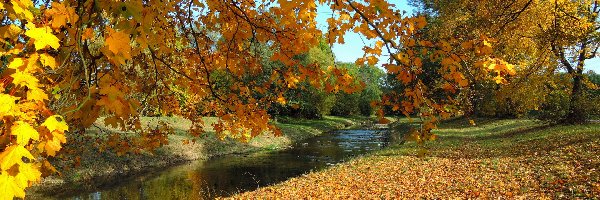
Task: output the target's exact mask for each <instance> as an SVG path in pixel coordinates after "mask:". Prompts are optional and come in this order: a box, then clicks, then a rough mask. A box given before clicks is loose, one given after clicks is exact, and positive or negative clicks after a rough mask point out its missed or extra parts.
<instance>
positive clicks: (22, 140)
mask: <svg viewBox="0 0 600 200" xmlns="http://www.w3.org/2000/svg"><path fill="white" fill-rule="evenodd" d="M10 134H11V135H15V136H17V144H19V145H23V146H24V145H27V144H29V140H30V139H33V140H39V139H40V135H39V134H38V132H37V131H36V130H35V129H34V128H33V127H31V125H29V123H26V122H23V121H17V122H15V123H14V124H13V125H12V126H11V127H10Z"/></svg>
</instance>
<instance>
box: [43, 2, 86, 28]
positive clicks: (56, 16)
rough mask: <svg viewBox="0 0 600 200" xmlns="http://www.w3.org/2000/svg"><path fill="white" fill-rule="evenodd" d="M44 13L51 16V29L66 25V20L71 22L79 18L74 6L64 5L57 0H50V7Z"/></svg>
mask: <svg viewBox="0 0 600 200" xmlns="http://www.w3.org/2000/svg"><path fill="white" fill-rule="evenodd" d="M46 14H47V15H48V16H51V17H52V28H53V29H60V28H61V27H63V26H65V25H67V22H69V23H71V24H73V23H75V22H77V19H79V16H78V15H77V13H75V9H74V8H72V7H68V6H65V5H63V4H62V3H59V2H52V8H51V9H50V10H49V11H48V12H46Z"/></svg>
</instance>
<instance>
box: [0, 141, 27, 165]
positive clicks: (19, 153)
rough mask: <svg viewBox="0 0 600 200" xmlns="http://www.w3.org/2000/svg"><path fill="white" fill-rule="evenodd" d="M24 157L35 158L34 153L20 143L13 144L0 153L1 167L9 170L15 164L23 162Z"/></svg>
mask: <svg viewBox="0 0 600 200" xmlns="http://www.w3.org/2000/svg"><path fill="white" fill-rule="evenodd" d="M23 157H26V158H29V159H30V160H33V159H34V158H33V155H31V153H30V152H29V151H28V150H27V149H25V147H23V146H20V145H12V146H10V147H7V148H6V149H4V151H3V152H2V153H1V154H0V169H2V170H8V169H9V168H11V167H12V166H13V165H15V164H20V163H23V160H22V159H23Z"/></svg>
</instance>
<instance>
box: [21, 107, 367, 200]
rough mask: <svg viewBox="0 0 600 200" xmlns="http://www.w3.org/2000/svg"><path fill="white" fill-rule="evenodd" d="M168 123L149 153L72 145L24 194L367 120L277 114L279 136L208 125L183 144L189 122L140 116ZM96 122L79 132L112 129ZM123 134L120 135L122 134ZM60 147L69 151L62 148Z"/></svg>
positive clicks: (284, 141)
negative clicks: (228, 133) (246, 137)
mask: <svg viewBox="0 0 600 200" xmlns="http://www.w3.org/2000/svg"><path fill="white" fill-rule="evenodd" d="M215 120H216V119H215V118H205V120H204V121H205V123H206V124H211V123H213V122H214V121H215ZM161 121H162V122H166V123H168V124H169V125H170V126H171V127H172V128H173V130H174V132H175V133H174V134H172V135H169V144H168V145H165V146H163V147H160V148H158V149H157V150H156V151H155V152H154V154H150V153H142V154H126V155H123V156H117V155H116V154H115V153H114V152H110V151H104V152H99V151H98V147H97V146H96V145H95V144H94V143H93V142H91V141H90V142H87V143H84V144H83V145H81V144H78V146H76V147H74V146H72V147H71V149H78V150H79V151H78V152H77V153H76V154H74V155H67V156H69V157H67V158H66V159H64V161H63V160H55V161H54V162H53V164H54V165H55V166H56V167H57V169H58V171H60V172H61V173H62V174H61V175H60V176H51V177H48V178H45V179H44V180H43V181H42V182H41V183H40V184H38V185H36V186H34V187H32V188H31V189H30V190H29V191H28V195H30V194H31V195H30V196H29V197H36V196H37V197H39V196H42V195H43V194H61V193H68V192H70V191H74V190H82V189H92V188H94V187H97V186H102V185H106V184H111V183H113V182H115V181H118V180H121V179H122V178H123V177H128V176H135V175H137V174H143V173H146V172H149V171H154V170H158V169H161V168H166V167H169V166H173V165H177V164H180V163H183V162H186V161H191V160H198V159H207V158H210V157H215V156H219V155H225V154H244V153H246V154H247V153H253V152H263V151H277V150H281V149H285V148H288V147H289V146H290V145H292V144H293V143H294V142H296V141H300V140H303V139H306V138H309V137H314V136H317V135H320V134H322V133H325V132H328V131H331V130H335V129H343V128H352V127H358V126H362V125H365V124H367V123H369V122H370V119H368V118H360V117H357V118H341V117H330V116H328V117H325V118H324V119H320V120H307V119H295V118H280V119H279V120H278V122H276V126H277V127H279V128H280V129H281V130H282V133H283V136H281V137H274V136H272V135H270V134H265V135H261V136H258V137H256V138H253V139H252V140H251V141H249V142H248V143H240V142H238V141H235V140H231V139H225V140H219V139H218V138H217V137H216V136H215V133H214V130H212V129H211V127H207V128H206V129H205V131H206V132H207V133H205V134H203V135H202V136H201V137H200V138H196V139H197V140H196V142H194V143H189V144H184V142H183V141H184V140H191V139H193V138H191V137H190V136H188V135H187V134H186V131H187V130H188V129H189V127H190V125H191V122H190V121H188V120H185V119H183V118H179V117H160V118H150V117H148V118H143V119H142V122H143V124H146V125H150V126H152V125H156V124H158V123H159V122H161ZM114 131H116V130H112V129H109V128H107V127H105V126H103V125H102V123H96V126H95V127H94V128H90V129H88V130H87V131H86V133H85V136H89V137H97V136H99V135H103V134H106V133H107V132H114ZM123 134H126V133H123ZM66 149H69V147H67V148H66ZM76 158H80V159H81V160H80V162H79V163H78V164H79V166H78V167H73V165H74V160H76Z"/></svg>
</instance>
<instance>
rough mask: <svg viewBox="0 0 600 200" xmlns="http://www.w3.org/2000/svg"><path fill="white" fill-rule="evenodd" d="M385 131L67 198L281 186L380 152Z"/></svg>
mask: <svg viewBox="0 0 600 200" xmlns="http://www.w3.org/2000/svg"><path fill="white" fill-rule="evenodd" d="M387 142H388V137H387V134H385V131H381V130H338V131H333V132H330V133H326V134H323V135H321V136H317V137H313V138H309V139H307V140H304V141H301V142H298V143H297V144H295V145H294V146H293V147H292V148H290V149H286V150H283V151H272V152H264V153H257V154H251V155H226V156H221V157H217V158H213V159H209V160H203V161H195V162H191V163H187V164H183V165H179V166H175V167H171V168H168V169H166V170H163V171H159V172H154V173H149V174H146V175H143V176H138V177H134V178H129V179H125V180H122V181H119V182H118V183H116V184H114V185H111V186H108V187H105V188H99V189H98V190H97V191H93V192H89V191H87V192H81V193H75V194H71V195H72V196H65V197H61V199H73V200H79V199H81V200H84V199H94V200H95V199H209V198H215V197H225V196H230V195H232V194H235V193H238V192H244V191H251V190H255V189H257V188H259V187H263V186H268V185H272V184H276V183H279V182H282V181H285V180H287V179H290V178H292V177H297V176H300V175H302V174H306V173H308V172H311V171H314V170H320V169H323V168H325V167H327V166H331V165H334V164H337V163H340V162H344V161H347V160H348V159H350V158H352V157H355V156H358V155H362V154H365V153H368V152H370V151H374V150H379V149H381V148H383V147H384V146H386V145H387Z"/></svg>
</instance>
